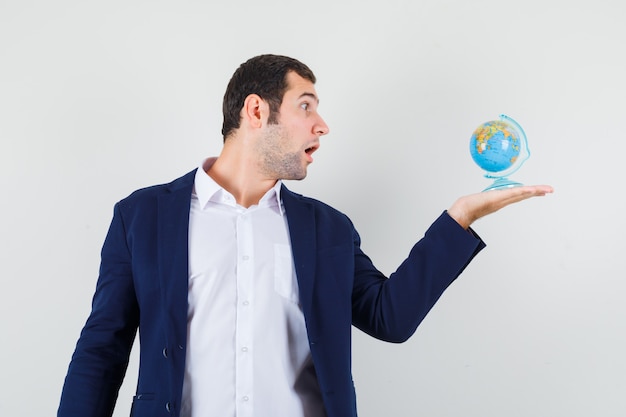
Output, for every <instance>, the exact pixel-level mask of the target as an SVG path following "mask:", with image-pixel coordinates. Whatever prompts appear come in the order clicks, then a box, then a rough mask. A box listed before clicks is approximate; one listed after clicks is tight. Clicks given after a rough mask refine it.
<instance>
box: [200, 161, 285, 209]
mask: <svg viewBox="0 0 626 417" xmlns="http://www.w3.org/2000/svg"><path fill="white" fill-rule="evenodd" d="M216 160H217V157H211V158H207V159H205V160H204V161H202V163H201V164H200V166H199V167H198V170H197V171H196V178H195V180H194V194H195V196H196V197H197V198H198V202H199V203H200V207H201V208H202V209H205V208H206V206H207V204H209V202H212V203H217V204H227V205H230V206H233V207H240V206H238V205H237V203H236V201H235V198H234V197H233V195H232V194H231V193H229V192H228V191H226V190H225V189H223V188H222V187H220V185H219V184H218V183H216V182H215V181H214V180H213V178H211V177H210V176H209V175H208V174H207V173H206V172H207V171H208V170H209V169H210V168H211V166H212V165H213V163H215V161H216ZM281 187H282V181H281V180H278V181H276V184H275V185H274V186H273V187H272V188H270V189H269V190H268V191H267V192H266V193H265V195H263V197H262V198H261V200H260V201H259V204H258V205H257V206H258V207H269V208H273V209H276V210H277V211H278V212H279V213H280V215H281V216H283V215H284V214H285V208H284V206H283V201H282V197H281V193H280V191H281ZM253 207H254V206H253Z"/></svg>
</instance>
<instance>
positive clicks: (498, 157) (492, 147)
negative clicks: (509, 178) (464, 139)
mask: <svg viewBox="0 0 626 417" xmlns="http://www.w3.org/2000/svg"><path fill="white" fill-rule="evenodd" d="M520 145H521V144H520V136H519V133H518V132H516V129H515V128H514V127H513V126H511V124H509V123H507V122H505V121H502V120H492V121H489V122H486V123H483V124H481V125H480V126H478V128H476V130H475V131H474V133H473V134H472V137H471V138H470V154H471V155H472V159H473V160H474V162H476V164H477V165H478V166H479V167H481V168H482V169H484V170H485V171H487V173H488V174H489V173H497V172H500V171H505V170H507V169H509V168H511V167H512V166H513V165H514V164H515V162H516V161H517V158H519V156H520Z"/></svg>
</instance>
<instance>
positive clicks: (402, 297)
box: [58, 55, 552, 417]
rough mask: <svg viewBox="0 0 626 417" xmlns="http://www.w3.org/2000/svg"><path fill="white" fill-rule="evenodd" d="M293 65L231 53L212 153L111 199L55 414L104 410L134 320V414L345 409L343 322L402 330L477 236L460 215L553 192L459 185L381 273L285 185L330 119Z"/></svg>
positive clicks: (346, 233) (86, 415)
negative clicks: (87, 307) (458, 193)
mask: <svg viewBox="0 0 626 417" xmlns="http://www.w3.org/2000/svg"><path fill="white" fill-rule="evenodd" d="M314 83H315V76H314V75H313V73H312V72H311V70H310V69H309V68H308V67H306V66H305V65H304V64H302V63H300V62H299V61H297V60H295V59H292V58H288V57H284V56H275V55H262V56H258V57H255V58H252V59H250V60H249V61H247V62H246V63H244V64H242V65H241V66H240V67H239V69H238V70H237V71H236V72H235V74H234V75H233V77H232V79H231V81H230V83H229V85H228V87H227V90H226V94H225V96H224V125H223V129H222V133H223V135H224V147H223V150H222V152H221V154H220V155H219V157H217V158H209V159H207V160H206V161H204V163H203V165H202V166H201V167H200V169H198V170H194V171H192V172H190V173H188V174H187V175H185V176H183V177H181V178H179V179H177V180H174V181H173V182H171V183H169V184H166V185H159V186H155V187H150V188H146V189H143V190H139V191H136V192H135V193H133V194H132V195H130V196H129V197H127V198H126V199H124V200H122V201H120V202H119V203H118V204H116V206H115V211H114V216H113V220H112V223H111V226H110V229H109V232H108V234H107V237H106V240H105V242H104V245H103V249H102V262H101V266H100V276H99V279H98V284H97V288H96V292H95V295H94V298H93V308H92V312H91V314H90V316H89V318H88V320H87V323H86V324H85V327H84V329H83V331H82V333H81V336H80V339H79V341H78V343H77V346H76V351H75V352H74V355H73V357H72V361H71V363H70V366H69V370H68V374H67V377H66V380H65V385H64V388H63V394H62V397H61V404H60V407H59V411H58V415H59V416H62V417H68V416H77V417H92V416H110V415H111V414H112V411H113V407H114V404H115V401H116V398H117V393H118V390H119V387H120V385H121V383H122V379H123V377H124V374H125V371H126V367H127V363H128V357H129V354H130V350H131V346H132V343H133V340H134V338H135V334H136V331H137V329H139V335H140V365H139V380H138V386H137V394H136V396H135V397H134V399H133V408H132V415H133V416H135V417H143V416H146V417H157V416H170V415H173V416H183V417H200V416H215V417H230V416H237V417H242V416H256V417H268V416H272V417H276V416H285V417H304V416H307V417H308V416H315V417H317V416H329V417H346V416H356V415H357V413H356V399H355V392H354V385H353V383H352V375H351V364H350V362H351V326H352V325H354V326H356V327H358V328H359V329H361V330H363V331H364V332H366V333H368V334H370V335H372V336H374V337H376V338H379V339H382V340H386V341H391V342H402V341H404V340H406V339H407V338H409V337H410V336H411V335H412V334H413V332H414V331H415V329H416V328H417V326H418V325H419V323H420V322H421V321H422V319H423V318H424V316H425V315H426V314H427V313H428V311H429V310H430V309H431V308H432V306H433V305H434V303H435V302H436V301H437V299H438V298H439V297H440V295H441V294H442V293H443V291H444V290H445V289H446V288H447V287H448V286H449V285H450V284H451V283H452V281H454V280H455V279H456V277H457V276H458V275H459V274H460V273H461V272H462V271H463V269H464V268H465V266H466V265H467V264H468V263H469V262H470V261H471V259H472V258H473V257H474V256H475V255H476V254H477V253H478V252H479V251H480V250H481V249H482V248H483V247H484V243H483V242H482V241H481V240H480V238H479V237H478V236H477V235H476V234H475V233H474V232H473V231H472V230H471V229H470V228H469V227H470V225H471V224H472V222H473V221H475V220H476V219H478V218H480V217H482V216H484V215H487V214H490V213H492V212H494V211H496V210H498V209H500V208H502V207H504V206H506V205H508V204H511V203H515V202H517V201H521V200H523V199H526V198H529V197H532V196H538V195H544V194H546V193H549V192H552V189H551V187H549V186H534V187H520V188H515V189H508V190H504V191H493V192H488V193H481V194H475V195H470V196H466V197H462V198H460V199H459V200H457V201H456V202H455V203H454V204H453V205H452V207H450V209H448V210H447V211H446V212H444V213H443V214H442V215H441V216H440V217H439V218H438V219H437V220H436V221H435V222H434V223H433V224H432V226H431V227H430V228H429V229H428V231H427V232H426V234H425V236H424V238H423V239H421V240H420V241H419V242H418V243H417V244H416V245H415V246H414V247H413V248H412V250H411V252H410V254H409V257H408V258H407V259H406V260H405V261H404V262H403V263H402V265H401V266H400V267H399V268H398V270H397V271H396V272H395V273H394V274H392V275H391V276H390V277H389V278H387V277H385V276H383V275H382V274H381V273H380V272H379V271H378V270H377V269H376V268H375V267H374V266H373V265H372V263H371V261H370V259H369V258H368V257H367V256H366V255H365V254H364V253H363V252H362V251H361V249H360V238H359V235H358V234H357V232H356V230H355V229H354V227H353V225H352V223H351V222H350V220H349V219H348V217H346V216H345V215H344V214H342V213H340V212H338V211H336V210H334V209H333V208H331V207H329V206H327V205H325V204H323V203H321V202H319V201H316V200H313V199H310V198H306V197H303V196H301V195H298V194H295V193H293V192H291V191H289V190H288V189H287V188H286V187H285V186H284V185H283V184H282V183H281V180H283V179H303V178H304V177H305V176H306V172H307V167H308V165H309V164H310V163H311V162H313V157H312V155H313V153H314V152H315V151H316V150H317V149H318V148H319V146H320V142H319V139H320V137H321V136H323V135H325V134H327V133H328V126H327V125H326V123H325V122H324V120H323V119H322V118H321V116H320V115H319V113H318V111H317V110H318V102H319V101H318V96H317V93H316V91H315V87H314Z"/></svg>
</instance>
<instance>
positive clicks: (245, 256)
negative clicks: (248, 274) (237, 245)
mask: <svg viewBox="0 0 626 417" xmlns="http://www.w3.org/2000/svg"><path fill="white" fill-rule="evenodd" d="M242 259H243V260H244V261H247V260H248V259H250V257H249V256H248V255H243V256H242Z"/></svg>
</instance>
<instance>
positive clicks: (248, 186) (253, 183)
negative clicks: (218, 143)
mask: <svg viewBox="0 0 626 417" xmlns="http://www.w3.org/2000/svg"><path fill="white" fill-rule="evenodd" d="M242 151H243V150H242V149H232V147H231V146H228V145H225V146H224V149H223V150H222V153H221V154H220V156H219V157H218V158H217V160H216V161H215V163H214V164H213V165H212V166H211V167H210V168H209V170H208V171H207V174H208V175H209V176H210V177H211V178H213V180H214V181H215V182H216V183H218V184H219V185H220V187H222V188H224V189H225V190H226V191H228V192H229V193H230V194H232V195H233V197H235V200H236V201H237V204H239V205H240V206H243V207H246V208H248V207H250V206H252V205H255V204H258V203H259V200H261V198H262V197H263V196H264V195H265V193H266V192H267V191H268V190H269V189H270V188H272V187H273V186H274V185H276V179H275V178H274V179H272V178H265V177H263V176H262V175H261V174H259V171H258V169H257V163H256V162H255V161H254V160H253V159H251V158H249V157H248V156H247V155H246V152H242Z"/></svg>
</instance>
